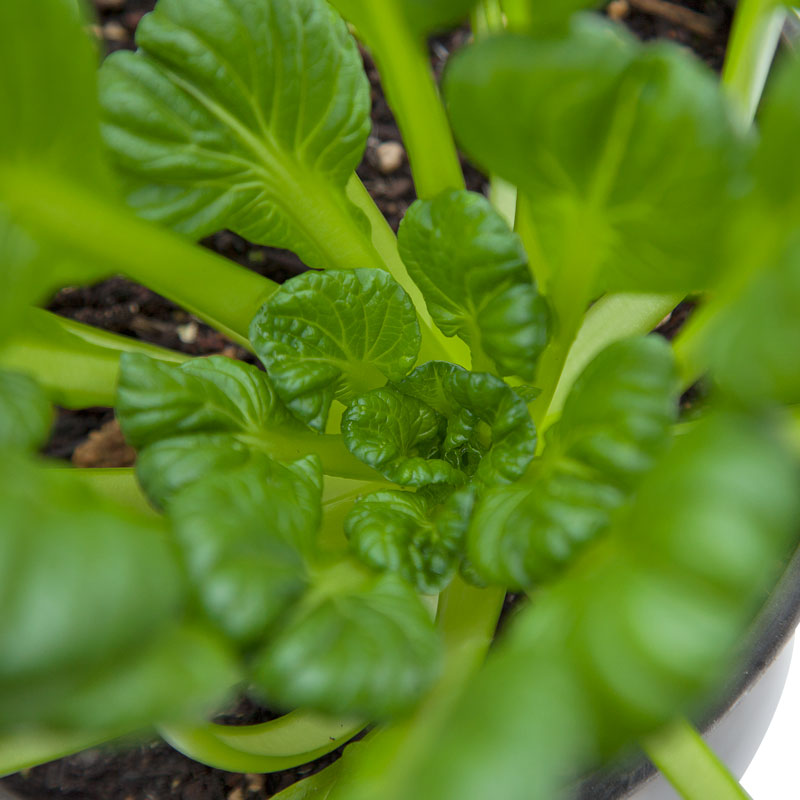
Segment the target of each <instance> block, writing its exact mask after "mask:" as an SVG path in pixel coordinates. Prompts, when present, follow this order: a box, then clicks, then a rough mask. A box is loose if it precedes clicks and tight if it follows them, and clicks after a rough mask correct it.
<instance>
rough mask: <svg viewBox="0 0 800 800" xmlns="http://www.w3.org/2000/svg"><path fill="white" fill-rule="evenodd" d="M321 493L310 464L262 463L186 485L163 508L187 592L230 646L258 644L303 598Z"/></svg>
mask: <svg viewBox="0 0 800 800" xmlns="http://www.w3.org/2000/svg"><path fill="white" fill-rule="evenodd" d="M321 492H322V472H321V470H320V465H319V460H318V459H316V458H314V457H310V458H308V459H305V460H304V461H302V462H296V463H295V464H293V465H289V466H288V467H284V466H282V465H281V464H278V463H277V462H274V461H270V460H268V459H266V458H264V459H261V460H259V461H258V462H256V463H254V464H252V465H251V466H250V467H249V468H248V469H240V470H236V471H232V472H223V473H221V474H213V475H212V476H211V477H209V478H206V479H205V480H200V481H198V482H196V483H192V484H190V485H189V486H188V487H187V488H186V489H185V490H184V491H181V492H179V493H178V494H177V495H176V496H175V498H174V500H173V501H172V502H171V503H170V508H169V511H170V517H171V519H172V520H173V522H174V524H175V530H176V534H177V537H178V541H179V542H180V545H181V548H182V550H183V553H184V557H185V559H186V564H187V567H188V570H189V576H190V579H191V580H192V583H193V585H194V587H195V591H196V592H197V594H198V595H199V596H200V599H201V602H202V604H203V607H204V609H205V611H206V613H207V614H208V615H209V617H210V618H211V619H212V620H213V621H214V622H215V623H216V624H217V625H218V626H219V627H220V628H221V629H222V630H223V631H224V632H225V633H227V634H228V635H229V636H231V637H233V638H234V639H236V640H237V641H240V642H243V643H247V642H250V641H257V640H258V639H259V637H263V636H264V634H265V633H266V631H267V629H268V627H269V626H270V625H272V624H273V623H274V622H275V620H276V619H278V618H279V617H280V615H281V614H283V613H285V612H286V611H287V609H288V608H289V607H290V605H291V604H292V603H293V602H294V601H295V600H297V599H298V598H299V596H300V595H301V594H302V592H303V591H304V589H305V587H306V574H305V565H304V560H303V559H304V556H306V557H307V556H308V555H310V554H311V552H312V548H313V545H314V540H315V537H316V533H317V529H318V527H319V522H320V516H321V506H320V501H321Z"/></svg>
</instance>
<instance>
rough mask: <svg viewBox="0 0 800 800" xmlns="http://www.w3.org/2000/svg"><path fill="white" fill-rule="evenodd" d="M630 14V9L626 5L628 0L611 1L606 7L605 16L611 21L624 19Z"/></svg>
mask: <svg viewBox="0 0 800 800" xmlns="http://www.w3.org/2000/svg"><path fill="white" fill-rule="evenodd" d="M630 13H631V7H630V5H628V0H611V2H610V3H609V4H608V5H607V6H606V14H608V16H609V18H610V19H613V20H617V21H618V20H621V19H625V17H627V16H628V14H630Z"/></svg>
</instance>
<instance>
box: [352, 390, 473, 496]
mask: <svg viewBox="0 0 800 800" xmlns="http://www.w3.org/2000/svg"><path fill="white" fill-rule="evenodd" d="M444 433H445V420H444V418H443V417H442V416H441V415H440V414H438V413H437V412H436V411H434V410H433V409H432V408H431V407H430V406H428V405H426V404H425V403H422V402H420V401H419V400H416V399H415V398H413V397H410V396H407V395H404V394H400V392H398V391H396V390H394V389H390V388H383V389H374V390H373V391H371V392H367V393H366V394H362V395H359V396H358V397H356V398H355V400H353V402H352V404H351V405H350V407H349V408H348V409H347V411H346V412H345V414H344V416H343V417H342V436H343V437H344V442H345V444H346V445H347V447H348V449H349V450H350V452H351V453H352V454H353V455H354V456H355V457H356V458H358V459H359V460H361V461H363V462H364V463H365V464H368V465H369V466H371V467H372V468H373V469H376V470H377V471H378V472H380V473H381V475H383V476H384V477H386V478H388V479H389V480H390V481H393V482H394V483H398V484H400V485H401V486H427V485H428V484H433V483H446V484H450V485H451V486H458V485H460V484H462V483H463V482H464V481H465V480H466V475H465V474H464V473H463V472H462V471H461V470H460V469H457V468H456V467H453V466H452V465H451V464H449V463H448V462H447V461H444V460H443V459H442V458H440V457H439V455H440V454H441V447H442V442H443V439H444Z"/></svg>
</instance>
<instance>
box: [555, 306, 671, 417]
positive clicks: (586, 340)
mask: <svg viewBox="0 0 800 800" xmlns="http://www.w3.org/2000/svg"><path fill="white" fill-rule="evenodd" d="M682 299H683V295H680V294H612V295H606V296H605V297H601V298H600V299H599V300H598V301H597V302H596V303H595V304H594V305H593V306H592V307H591V308H590V309H589V311H588V312H587V313H586V316H585V317H584V320H583V324H582V325H581V327H580V329H579V330H578V335H577V336H576V337H575V341H574V342H573V344H572V347H571V348H570V351H569V355H568V356H567V360H566V362H565V363H564V369H563V370H562V371H561V377H560V378H559V381H558V384H557V386H556V390H555V392H554V393H553V399H552V401H551V403H550V407H549V409H548V412H547V417H546V419H545V422H544V428H547V427H548V424H549V422H550V421H552V420H553V419H554V418H555V417H556V416H557V415H558V414H560V413H561V409H562V408H563V407H564V401H565V400H566V399H567V395H568V394H569V390H570V389H571V388H572V385H573V384H574V383H575V379H576V378H577V377H578V375H580V373H581V372H582V371H583V370H584V368H585V367H586V366H587V365H588V364H589V362H590V361H591V360H592V359H593V358H594V357H595V356H596V355H597V354H598V353H599V352H600V351H601V350H602V349H604V348H605V347H608V345H610V344H612V343H613V342H616V341H619V340H620V339H624V338H625V337H626V336H636V335H638V334H643V333H649V332H650V331H652V330H653V328H655V327H656V326H657V325H658V323H659V322H660V321H661V320H662V319H663V318H664V317H665V316H666V315H667V314H669V313H670V311H672V310H673V309H674V308H675V306H677V305H678V303H680V302H681V300H682Z"/></svg>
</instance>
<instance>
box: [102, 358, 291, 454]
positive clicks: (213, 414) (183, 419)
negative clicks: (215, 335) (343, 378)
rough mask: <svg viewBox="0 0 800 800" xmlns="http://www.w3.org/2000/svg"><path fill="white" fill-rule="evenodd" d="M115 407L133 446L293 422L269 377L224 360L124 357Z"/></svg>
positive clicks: (244, 431)
mask: <svg viewBox="0 0 800 800" xmlns="http://www.w3.org/2000/svg"><path fill="white" fill-rule="evenodd" d="M116 408H117V414H118V416H119V420H120V424H121V426H122V430H123V432H124V433H125V437H126V438H127V439H128V440H129V441H130V443H131V444H132V445H133V446H134V447H146V446H147V445H149V444H153V443H154V442H157V441H160V440H162V439H164V438H172V437H175V436H180V435H185V434H190V433H239V432H242V433H247V434H250V435H257V434H258V432H259V431H261V430H263V429H264V428H266V427H267V426H268V425H270V424H275V425H287V424H291V416H290V415H289V414H288V413H287V412H286V409H285V408H283V406H282V405H281V402H280V400H279V399H278V397H277V395H276V393H275V390H274V389H273V387H272V385H271V383H270V381H269V379H268V378H267V376H266V375H265V374H264V373H263V372H261V371H260V370H259V369H258V368H256V367H254V366H252V365H250V364H245V363H243V362H241V361H234V360H233V359H230V358H225V357H224V356H211V357H209V358H197V359H192V360H191V361H187V362H186V363H184V364H181V365H174V364H167V363H164V362H161V361H157V360H155V359H153V358H150V357H149V356H145V355H143V354H140V353H124V354H123V355H122V356H121V359H120V381H119V388H118V390H117V403H116Z"/></svg>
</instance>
